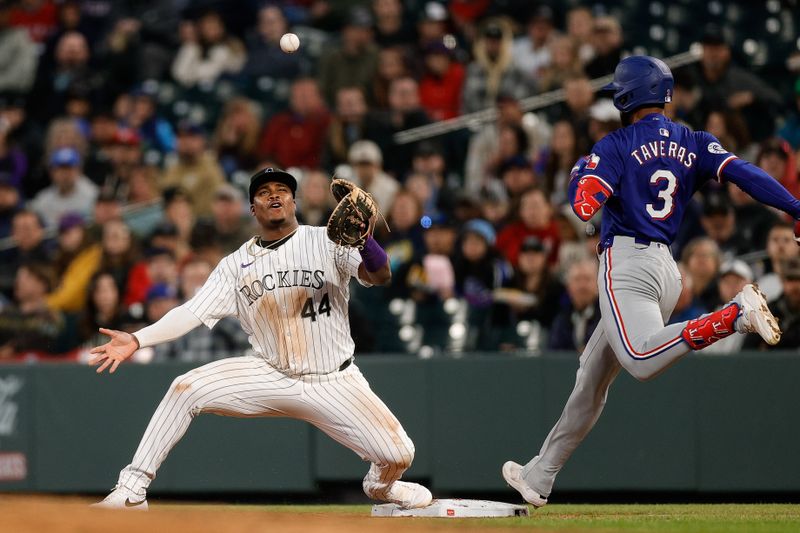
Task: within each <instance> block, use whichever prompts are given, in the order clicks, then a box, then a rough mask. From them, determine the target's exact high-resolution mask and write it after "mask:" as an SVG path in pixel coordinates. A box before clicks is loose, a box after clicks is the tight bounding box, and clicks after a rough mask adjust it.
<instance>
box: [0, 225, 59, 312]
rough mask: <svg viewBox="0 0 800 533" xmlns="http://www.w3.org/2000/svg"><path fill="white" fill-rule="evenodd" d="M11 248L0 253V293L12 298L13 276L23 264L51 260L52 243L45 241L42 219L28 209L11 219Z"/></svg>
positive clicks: (48, 261)
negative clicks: (0, 254)
mask: <svg viewBox="0 0 800 533" xmlns="http://www.w3.org/2000/svg"><path fill="white" fill-rule="evenodd" d="M11 241H12V242H13V244H14V247H13V248H10V249H8V250H4V251H3V252H2V256H0V257H2V261H0V291H2V294H3V295H5V296H6V297H7V298H11V296H12V288H13V286H14V276H15V275H16V272H17V268H19V266H20V265H22V264H23V263H31V262H32V263H45V264H48V263H50V262H51V261H52V259H53V243H52V242H51V241H49V240H46V239H45V234H44V222H43V220H42V218H41V217H40V216H39V215H38V214H37V213H36V212H35V211H32V210H30V209H22V210H19V211H16V212H15V213H14V215H13V216H12V218H11Z"/></svg>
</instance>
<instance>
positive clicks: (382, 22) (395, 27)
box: [372, 0, 416, 48]
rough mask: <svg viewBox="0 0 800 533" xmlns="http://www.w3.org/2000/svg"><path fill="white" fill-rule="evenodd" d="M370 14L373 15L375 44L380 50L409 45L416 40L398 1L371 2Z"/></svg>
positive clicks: (378, 0)
mask: <svg viewBox="0 0 800 533" xmlns="http://www.w3.org/2000/svg"><path fill="white" fill-rule="evenodd" d="M372 13H373V14H374V15H375V42H376V43H377V44H378V46H380V47H381V48H386V47H389V46H404V45H409V44H412V43H413V42H414V40H415V39H416V34H415V32H414V28H413V27H412V26H411V25H410V24H409V23H408V19H407V17H406V16H405V13H404V12H403V3H402V2H401V1H400V0H373V1H372Z"/></svg>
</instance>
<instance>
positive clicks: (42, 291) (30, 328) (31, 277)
mask: <svg viewBox="0 0 800 533" xmlns="http://www.w3.org/2000/svg"><path fill="white" fill-rule="evenodd" d="M54 278H55V275H54V273H53V271H52V268H51V267H50V266H49V265H47V264H43V263H25V264H23V265H21V266H20V268H19V270H17V273H16V277H15V281H14V305H12V306H9V307H5V308H4V309H3V310H2V311H0V360H2V359H8V358H11V357H13V356H14V355H15V354H16V355H22V354H24V353H25V352H31V351H33V352H39V353H53V354H60V353H63V352H65V351H67V350H68V349H69V348H70V347H71V346H69V345H68V344H69V341H68V340H67V339H66V336H67V335H66V334H67V333H68V332H67V328H66V322H65V318H64V315H63V314H61V313H59V312H57V311H53V310H51V309H49V308H48V307H47V305H46V301H47V294H48V293H49V292H50V291H51V290H52V289H53V283H54Z"/></svg>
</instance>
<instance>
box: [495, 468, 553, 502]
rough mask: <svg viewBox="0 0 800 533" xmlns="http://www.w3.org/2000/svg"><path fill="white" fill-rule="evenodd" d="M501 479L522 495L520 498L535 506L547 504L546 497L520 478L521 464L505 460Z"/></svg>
mask: <svg viewBox="0 0 800 533" xmlns="http://www.w3.org/2000/svg"><path fill="white" fill-rule="evenodd" d="M503 479H505V480H506V483H508V484H509V485H511V487H512V488H514V489H516V491H517V492H519V493H520V494H521V495H522V498H523V499H524V500H525V501H526V502H528V503H529V504H531V505H533V506H534V507H536V508H539V507H542V506H544V505H546V504H547V498H545V497H544V496H542V495H540V494H539V493H538V492H536V491H535V490H533V489H532V488H530V487H529V486H528V484H527V483H525V480H524V479H522V465H521V464H518V463H515V462H514V461H506V462H505V464H503Z"/></svg>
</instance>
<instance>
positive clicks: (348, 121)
mask: <svg viewBox="0 0 800 533" xmlns="http://www.w3.org/2000/svg"><path fill="white" fill-rule="evenodd" d="M366 117H367V99H366V97H365V96H364V91H363V89H362V88H361V87H355V86H351V87H342V88H340V89H339V90H338V91H336V109H335V113H334V114H333V116H332V117H331V122H330V125H329V126H328V134H327V138H326V140H325V149H324V152H323V156H322V166H323V167H324V168H325V169H327V170H330V171H333V169H335V168H336V166H337V165H341V164H345V163H347V153H348V151H349V150H350V147H351V146H352V145H353V143H355V142H356V141H360V140H362V139H363V138H364V132H365V129H366Z"/></svg>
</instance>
